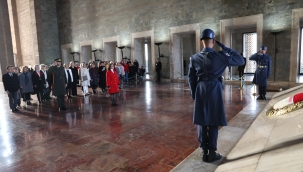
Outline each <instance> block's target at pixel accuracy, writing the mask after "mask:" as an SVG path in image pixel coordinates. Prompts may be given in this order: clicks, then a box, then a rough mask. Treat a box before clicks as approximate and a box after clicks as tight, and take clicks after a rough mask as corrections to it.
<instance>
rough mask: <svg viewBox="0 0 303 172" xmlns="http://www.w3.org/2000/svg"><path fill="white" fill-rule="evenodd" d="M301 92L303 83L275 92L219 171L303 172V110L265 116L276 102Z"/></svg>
mask: <svg viewBox="0 0 303 172" xmlns="http://www.w3.org/2000/svg"><path fill="white" fill-rule="evenodd" d="M299 92H303V86H298V87H296V88H293V89H289V90H287V91H284V92H280V93H277V94H275V95H274V96H273V98H272V99H271V100H270V101H269V102H268V104H267V105H266V106H265V108H264V109H263V110H262V111H261V113H260V114H259V116H258V117H257V118H256V120H255V121H254V122H253V124H252V125H251V126H250V127H249V128H248V130H247V132H246V133H245V134H244V135H243V137H242V138H241V139H240V140H239V142H238V143H237V144H236V145H235V147H234V148H233V149H232V151H231V152H230V153H229V154H228V155H227V157H226V159H225V160H224V162H222V163H221V164H220V165H219V167H218V168H217V169H216V172H223V171H224V172H229V171H245V172H250V171H252V172H261V171H262V172H263V171H268V172H269V171H270V172H273V171H275V172H276V171H287V172H298V171H299V172H302V171H303V144H302V143H303V109H301V110H297V111H294V112H292V113H289V114H287V115H284V116H281V117H267V116H266V115H265V113H266V110H268V109H270V108H271V107H272V106H273V105H274V104H275V103H276V102H278V101H280V100H282V99H283V98H286V97H288V96H290V95H293V94H296V93H299Z"/></svg>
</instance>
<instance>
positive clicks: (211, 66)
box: [188, 48, 244, 126]
mask: <svg viewBox="0 0 303 172" xmlns="http://www.w3.org/2000/svg"><path fill="white" fill-rule="evenodd" d="M226 49H228V53H229V55H226V54H225V53H223V52H222V51H219V52H215V51H214V50H213V49H212V48H204V49H203V50H202V52H200V53H197V54H195V55H193V56H192V57H191V58H190V64H189V71H188V76H189V85H190V93H191V97H192V98H193V99H195V107H194V115H193V123H194V124H197V125H201V126H226V125H227V122H226V117H225V109H224V104H223V94H222V82H220V81H219V80H218V79H219V78H222V74H223V72H224V71H225V69H226V67H227V66H240V65H243V64H244V60H243V57H242V56H240V55H239V54H238V53H236V52H235V51H233V50H231V49H229V48H226ZM206 53H208V55H207V57H206V55H203V54H206ZM205 57H206V59H205V61H206V64H205V63H204V62H205V61H204V58H205ZM204 64H205V65H206V69H207V74H206V73H205V72H204V68H203V65H204ZM207 75H208V77H209V78H212V79H217V80H210V81H200V82H199V81H198V77H200V78H206V77H207Z"/></svg>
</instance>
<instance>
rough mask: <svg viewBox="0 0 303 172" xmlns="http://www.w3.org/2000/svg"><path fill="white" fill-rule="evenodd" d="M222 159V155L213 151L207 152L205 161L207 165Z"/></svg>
mask: <svg viewBox="0 0 303 172" xmlns="http://www.w3.org/2000/svg"><path fill="white" fill-rule="evenodd" d="M221 158H222V155H220V154H219V153H217V152H215V151H209V154H208V155H207V161H206V162H208V163H210V162H214V161H217V160H219V159H221Z"/></svg>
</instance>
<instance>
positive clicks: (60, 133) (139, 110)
mask: <svg viewBox="0 0 303 172" xmlns="http://www.w3.org/2000/svg"><path fill="white" fill-rule="evenodd" d="M0 86H1V88H0V97H1V98H0V111H1V113H0V171H157V172H160V171H169V170H171V169H173V168H174V167H175V166H176V165H177V164H179V163H180V162H181V161H182V160H183V159H184V158H186V157H187V156H188V155H189V154H191V153H192V152H193V151H194V150H195V149H196V148H197V146H198V143H197V138H196V135H197V134H196V127H195V126H194V125H193V124H192V112H193V101H192V100H191V99H190V97H189V91H187V90H183V88H184V84H183V83H162V84H156V83H152V82H149V81H148V82H145V83H143V84H142V85H140V86H138V87H135V86H130V87H128V88H125V89H124V90H122V91H121V92H120V95H119V99H120V100H119V105H118V106H110V102H109V98H108V97H107V95H103V94H98V95H90V96H88V97H85V98H83V97H82V96H78V97H75V98H72V99H70V100H66V103H67V107H68V109H69V110H68V111H66V112H58V108H57V104H56V103H57V102H56V101H55V100H53V101H49V102H44V103H43V104H42V105H38V104H37V101H33V105H32V106H26V105H24V104H23V103H22V104H21V106H22V107H21V109H20V112H18V113H12V112H10V110H9V105H8V98H7V95H6V93H5V92H4V90H3V86H2V83H1V84H0ZM78 91H79V92H80V90H78ZM32 97H33V98H35V96H32ZM253 99H254V97H253V96H252V90H251V89H246V90H244V91H243V93H242V94H240V91H239V89H238V87H237V86H233V85H226V86H225V90H224V101H225V104H226V112H227V119H228V121H229V120H231V119H232V118H233V117H234V116H235V115H236V114H238V113H239V112H240V111H241V110H242V109H243V108H244V107H245V106H246V105H247V104H249V103H250V102H252V101H254V100H253Z"/></svg>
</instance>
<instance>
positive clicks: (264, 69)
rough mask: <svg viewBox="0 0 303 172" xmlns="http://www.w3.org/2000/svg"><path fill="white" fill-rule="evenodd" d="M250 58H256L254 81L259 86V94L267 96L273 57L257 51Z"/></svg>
mask: <svg viewBox="0 0 303 172" xmlns="http://www.w3.org/2000/svg"><path fill="white" fill-rule="evenodd" d="M249 60H255V61H256V62H257V69H256V71H255V74H254V79H253V83H254V84H256V85H258V86H259V95H260V96H263V98H265V95H266V90H267V80H268V77H269V75H270V70H271V62H272V61H271V57H270V56H269V55H267V54H261V53H260V54H259V53H256V54H253V55H252V56H251V57H250V58H249Z"/></svg>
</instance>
